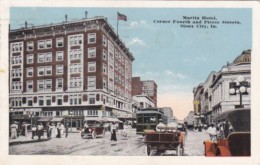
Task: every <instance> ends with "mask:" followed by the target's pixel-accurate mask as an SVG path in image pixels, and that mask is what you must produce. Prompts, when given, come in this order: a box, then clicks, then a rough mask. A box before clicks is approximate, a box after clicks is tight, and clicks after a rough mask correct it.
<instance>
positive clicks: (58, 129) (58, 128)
mask: <svg viewBox="0 0 260 165" xmlns="http://www.w3.org/2000/svg"><path fill="white" fill-rule="evenodd" d="M60 130H61V124H60V123H58V124H57V135H56V138H61V133H60Z"/></svg>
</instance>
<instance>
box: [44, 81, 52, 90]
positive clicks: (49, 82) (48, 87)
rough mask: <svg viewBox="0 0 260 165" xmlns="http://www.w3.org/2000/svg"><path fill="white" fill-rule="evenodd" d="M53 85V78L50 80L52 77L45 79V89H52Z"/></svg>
mask: <svg viewBox="0 0 260 165" xmlns="http://www.w3.org/2000/svg"><path fill="white" fill-rule="evenodd" d="M51 87H52V80H50V79H48V80H45V89H46V90H51Z"/></svg>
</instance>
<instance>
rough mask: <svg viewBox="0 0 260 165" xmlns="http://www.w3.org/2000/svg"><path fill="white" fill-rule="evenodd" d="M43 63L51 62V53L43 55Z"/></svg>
mask: <svg viewBox="0 0 260 165" xmlns="http://www.w3.org/2000/svg"><path fill="white" fill-rule="evenodd" d="M45 62H52V53H51V52H49V53H46V54H45Z"/></svg>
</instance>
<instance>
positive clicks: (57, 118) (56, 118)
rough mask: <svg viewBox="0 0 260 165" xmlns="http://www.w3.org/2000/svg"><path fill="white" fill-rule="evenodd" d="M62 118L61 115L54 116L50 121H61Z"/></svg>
mask: <svg viewBox="0 0 260 165" xmlns="http://www.w3.org/2000/svg"><path fill="white" fill-rule="evenodd" d="M63 119H64V118H63V117H54V118H52V119H51V122H61V121H62V120H63Z"/></svg>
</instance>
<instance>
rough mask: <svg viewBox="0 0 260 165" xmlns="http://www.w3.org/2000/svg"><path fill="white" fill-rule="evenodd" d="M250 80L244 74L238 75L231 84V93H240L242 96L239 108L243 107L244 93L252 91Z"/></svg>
mask: <svg viewBox="0 0 260 165" xmlns="http://www.w3.org/2000/svg"><path fill="white" fill-rule="evenodd" d="M250 91H251V88H250V80H245V78H244V77H243V76H238V78H237V80H235V81H234V82H233V84H232V85H231V86H230V90H229V93H230V94H231V95H236V94H239V96H240V104H239V108H243V107H244V106H243V105H242V95H243V94H248V93H250Z"/></svg>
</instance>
